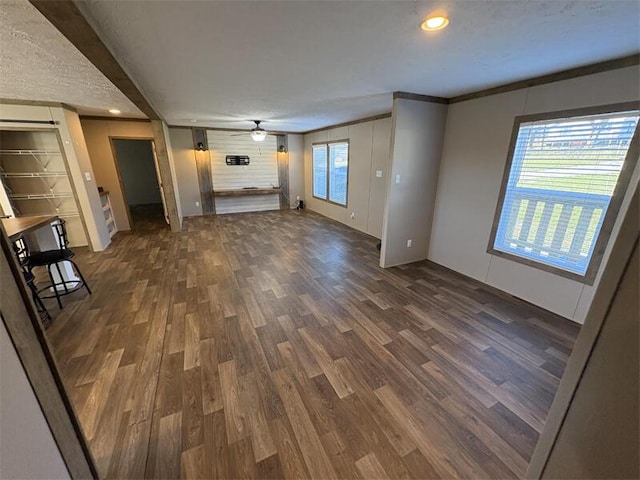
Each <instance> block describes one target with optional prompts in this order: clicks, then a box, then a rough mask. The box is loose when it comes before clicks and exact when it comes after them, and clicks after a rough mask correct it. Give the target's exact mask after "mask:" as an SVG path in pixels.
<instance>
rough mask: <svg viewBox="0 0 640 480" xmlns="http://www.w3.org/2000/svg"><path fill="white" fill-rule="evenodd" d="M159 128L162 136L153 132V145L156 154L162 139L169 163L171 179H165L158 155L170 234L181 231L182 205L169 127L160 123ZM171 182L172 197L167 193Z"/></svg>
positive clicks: (160, 158)
mask: <svg viewBox="0 0 640 480" xmlns="http://www.w3.org/2000/svg"><path fill="white" fill-rule="evenodd" d="M155 122H156V120H154V121H153V122H152V125H154V124H155V125H157V124H156V123H155ZM160 126H161V127H162V135H161V136H160V135H159V133H160V132H158V131H156V132H155V140H154V141H155V145H156V152H160V146H161V143H162V139H164V143H165V146H166V149H167V160H168V162H169V176H170V177H171V178H168V179H167V178H165V176H164V175H163V168H162V154H161V153H158V154H157V157H158V169H159V173H160V176H161V178H162V183H163V185H164V188H163V190H161V191H164V198H165V208H166V210H167V214H168V215H169V222H170V224H171V231H172V232H179V231H180V230H181V229H182V219H183V218H184V215H183V214H182V204H181V202H180V186H179V185H178V177H177V174H176V162H175V159H174V157H173V148H172V147H171V137H170V135H169V127H168V126H167V124H166V123H164V122H160ZM169 181H170V182H171V185H172V186H173V192H172V193H173V195H171V194H170V193H168V192H167V185H166V184H167V183H168V182H169ZM174 201H175V209H176V214H177V216H178V218H177V220H178V221H177V222H175V221H174V220H173V219H172V213H171V212H172V209H173V206H172V205H171V203H173V202H174Z"/></svg>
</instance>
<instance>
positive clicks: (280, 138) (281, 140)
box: [276, 135, 289, 153]
mask: <svg viewBox="0 0 640 480" xmlns="http://www.w3.org/2000/svg"><path fill="white" fill-rule="evenodd" d="M276 142H277V143H276V144H277V145H278V153H287V151H288V150H289V149H288V148H287V136H286V135H276Z"/></svg>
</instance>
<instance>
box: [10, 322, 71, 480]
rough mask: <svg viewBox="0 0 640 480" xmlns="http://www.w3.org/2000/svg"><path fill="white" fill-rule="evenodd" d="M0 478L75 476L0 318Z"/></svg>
mask: <svg viewBox="0 0 640 480" xmlns="http://www.w3.org/2000/svg"><path fill="white" fill-rule="evenodd" d="M0 392H1V394H2V400H1V401H0V478H3V479H10V478H29V479H39V478H42V479H58V478H60V479H63V478H71V477H70V476H69V473H68V472H67V468H66V467H65V464H64V460H63V459H62V456H61V455H60V451H59V450H58V447H57V446H56V443H55V440H54V438H53V435H52V434H51V431H50V430H49V426H48V425H47V421H46V419H45V418H44V415H43V413H42V410H41V409H40V405H39V404H38V400H37V399H36V396H35V394H34V393H33V390H32V389H31V385H29V380H28V379H27V376H26V374H25V372H24V369H23V368H22V365H21V364H20V359H19V358H18V355H17V353H16V350H15V348H14V347H13V344H12V343H11V340H10V339H9V335H8V333H7V330H6V329H5V326H4V323H2V322H0Z"/></svg>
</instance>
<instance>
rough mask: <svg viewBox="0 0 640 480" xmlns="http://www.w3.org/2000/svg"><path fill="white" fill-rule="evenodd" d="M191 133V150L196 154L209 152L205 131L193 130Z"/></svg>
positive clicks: (201, 129) (200, 129) (202, 129)
mask: <svg viewBox="0 0 640 480" xmlns="http://www.w3.org/2000/svg"><path fill="white" fill-rule="evenodd" d="M192 132H193V133H192V135H193V148H194V149H195V150H197V151H198V152H206V151H207V150H209V145H208V144H207V131H206V130H205V129H204V128H194V129H193V130H192Z"/></svg>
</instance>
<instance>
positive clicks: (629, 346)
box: [542, 220, 640, 479]
mask: <svg viewBox="0 0 640 480" xmlns="http://www.w3.org/2000/svg"><path fill="white" fill-rule="evenodd" d="M636 225H637V220H636ZM636 229H637V227H636ZM636 231H637V230H636ZM639 278H640V268H639V261H638V245H637V244H636V247H635V254H634V256H633V257H632V258H631V261H630V263H629V266H628V268H627V271H626V273H625V275H624V277H623V279H622V281H621V283H620V286H619V288H618V290H617V294H616V297H615V299H614V301H613V304H612V307H611V310H610V311H609V314H608V315H607V317H606V319H605V321H604V324H603V326H602V330H601V331H600V335H599V337H598V339H597V341H596V343H595V346H594V349H593V351H592V352H591V355H590V356H589V360H588V363H587V365H586V368H585V370H584V372H583V375H582V378H581V379H580V383H579V384H578V388H577V389H576V392H575V395H574V397H573V399H572V401H571V404H570V406H569V410H568V411H567V415H566V417H565V419H564V422H563V424H562V427H561V429H560V432H559V434H558V437H557V440H556V442H555V444H554V447H553V450H552V451H551V454H550V456H549V459H548V462H547V465H546V468H545V469H544V471H543V473H542V478H550V479H553V478H566V479H568V478H575V479H581V478H629V479H637V478H640V442H639V438H640V431H639V428H638V425H639V423H640V414H639V411H638V391H640V383H639V378H640V368H639V362H640V356H639V354H638V346H639V343H638V338H639V335H640V329H639V328H638V312H639V307H638V291H639V290H640V284H639V283H640V282H639Z"/></svg>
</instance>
